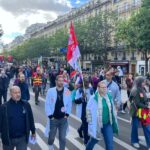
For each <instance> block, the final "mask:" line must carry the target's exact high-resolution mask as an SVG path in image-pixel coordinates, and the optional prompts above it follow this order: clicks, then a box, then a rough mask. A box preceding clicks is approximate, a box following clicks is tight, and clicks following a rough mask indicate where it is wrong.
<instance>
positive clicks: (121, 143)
mask: <svg viewBox="0 0 150 150" xmlns="http://www.w3.org/2000/svg"><path fill="white" fill-rule="evenodd" d="M31 95H33V96H34V93H33V92H32V93H31ZM39 98H40V100H41V101H43V102H45V99H44V98H42V97H39ZM70 117H71V118H73V119H75V120H77V121H78V122H81V120H80V119H79V118H78V117H76V116H75V115H73V114H71V115H70ZM118 119H119V120H122V121H124V122H127V123H130V122H131V121H129V120H127V119H124V118H121V117H118ZM114 142H116V143H117V144H119V145H121V146H123V147H124V148H125V149H130V150H136V149H135V148H134V147H132V146H131V145H129V144H127V143H125V142H123V141H122V140H119V139H118V138H116V137H114ZM140 142H141V141H140ZM140 144H142V145H144V146H145V144H144V142H141V143H140Z"/></svg>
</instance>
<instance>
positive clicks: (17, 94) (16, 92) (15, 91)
mask: <svg viewBox="0 0 150 150" xmlns="http://www.w3.org/2000/svg"><path fill="white" fill-rule="evenodd" d="M10 95H11V98H12V99H13V100H14V101H19V100H20V99H21V91H20V88H19V87H18V86H12V87H11V88H10Z"/></svg>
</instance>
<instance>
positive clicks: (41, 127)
mask: <svg viewBox="0 0 150 150" xmlns="http://www.w3.org/2000/svg"><path fill="white" fill-rule="evenodd" d="M35 126H36V128H38V129H40V130H41V131H42V132H43V133H44V132H45V127H44V126H43V125H42V124H40V123H35ZM39 143H40V145H41V146H42V147H43V144H41V142H39ZM54 145H55V146H56V147H57V148H59V141H58V139H57V138H55V141H54ZM47 147H48V146H47ZM42 149H44V148H42ZM44 150H46V149H44ZM65 150H68V148H65Z"/></svg>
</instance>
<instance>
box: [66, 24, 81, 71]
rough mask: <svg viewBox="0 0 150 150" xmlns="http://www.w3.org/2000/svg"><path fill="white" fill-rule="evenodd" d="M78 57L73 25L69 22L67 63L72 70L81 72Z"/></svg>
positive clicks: (78, 52) (78, 51)
mask: <svg viewBox="0 0 150 150" xmlns="http://www.w3.org/2000/svg"><path fill="white" fill-rule="evenodd" d="M79 57H80V50H79V47H78V41H77V38H76V35H75V31H74V26H73V23H72V22H71V25H70V35H69V41H68V51H67V61H68V63H69V64H70V65H71V66H72V68H73V69H74V70H77V71H79V72H81V67H80V65H79V63H78V59H79Z"/></svg>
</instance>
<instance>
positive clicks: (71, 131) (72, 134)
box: [28, 123, 146, 150]
mask: <svg viewBox="0 0 150 150" xmlns="http://www.w3.org/2000/svg"><path fill="white" fill-rule="evenodd" d="M35 126H36V128H38V129H39V130H41V131H42V133H43V134H44V131H45V127H44V126H43V125H42V124H40V123H35ZM76 138H78V133H77V131H76V129H74V128H73V127H72V126H69V134H68V135H67V140H68V141H70V142H71V143H72V144H73V145H75V146H76V147H77V148H78V149H80V150H84V149H85V146H84V145H83V144H82V143H80V142H79V141H78V140H76ZM114 142H115V143H117V144H119V145H121V146H122V147H124V148H125V149H130V150H137V149H136V148H134V147H132V146H131V145H128V144H127V143H125V142H123V141H121V140H119V139H118V138H116V137H114ZM37 144H38V145H39V147H40V148H41V149H44V150H48V148H49V147H48V144H47V143H45V141H44V140H43V139H42V138H41V137H40V136H39V134H38V133H37ZM140 144H142V145H143V143H140ZM54 145H55V146H56V147H57V148H59V141H58V139H57V138H55V142H54ZM144 146H146V145H145V144H144ZM97 149H98V150H105V149H104V148H103V147H101V146H100V145H99V144H96V145H95V147H94V150H97ZM28 150H31V149H30V148H28ZM65 150H68V148H66V149H65Z"/></svg>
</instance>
